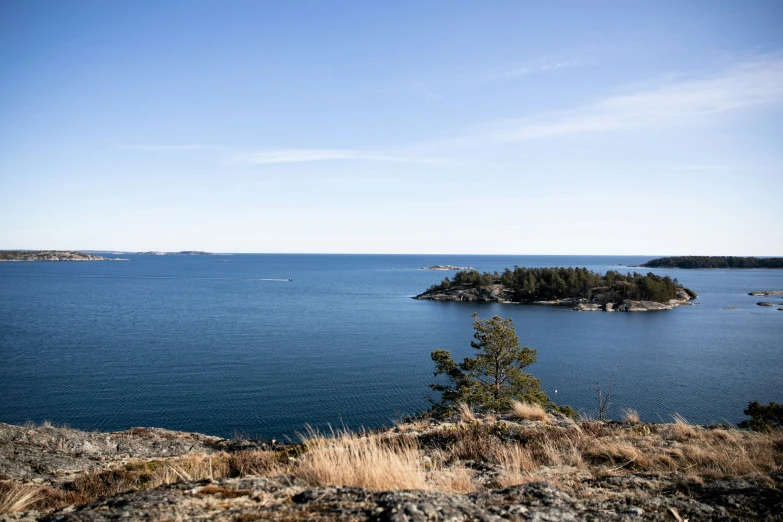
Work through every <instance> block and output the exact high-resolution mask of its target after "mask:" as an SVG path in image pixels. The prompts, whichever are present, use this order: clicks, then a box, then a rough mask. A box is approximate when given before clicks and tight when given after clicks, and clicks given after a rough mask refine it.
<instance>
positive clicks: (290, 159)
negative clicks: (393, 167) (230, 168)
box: [233, 149, 443, 165]
mask: <svg viewBox="0 0 783 522" xmlns="http://www.w3.org/2000/svg"><path fill="white" fill-rule="evenodd" d="M333 160H353V161H381V162H395V163H424V164H441V163H443V161H441V160H437V159H429V158H415V157H404V156H394V155H385V154H378V153H375V152H368V151H360V150H353V149H273V150H263V151H258V152H251V153H245V154H238V155H236V156H234V157H233V162H234V163H240V164H245V165H272V164H279V163H301V162H311V161H333Z"/></svg>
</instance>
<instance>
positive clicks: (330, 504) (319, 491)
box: [7, 475, 783, 522]
mask: <svg viewBox="0 0 783 522" xmlns="http://www.w3.org/2000/svg"><path fill="white" fill-rule="evenodd" d="M617 478H619V479H621V480H613V479H617ZM778 480H779V478H778ZM647 482H648V481H647V480H646V479H644V478H642V477H636V476H633V475H631V476H626V477H607V478H606V479H604V480H603V481H601V482H599V483H597V484H595V485H594V486H593V487H594V488H595V489H598V488H601V487H604V488H607V489H614V490H624V491H625V492H626V494H625V495H618V496H613V497H610V498H605V497H599V498H587V499H584V500H576V499H574V498H573V497H572V496H570V495H568V494H566V493H565V492H563V491H562V490H561V489H560V488H558V487H557V486H554V485H552V484H549V483H546V482H530V483H527V484H522V485H518V486H511V487H509V488H506V489H498V490H490V491H483V492H479V493H471V494H467V495H459V494H447V493H438V492H426V491H370V490H366V489H360V488H353V487H322V488H308V487H307V486H306V484H304V483H302V482H300V481H298V480H297V479H294V478H290V477H277V478H274V479H266V478H260V477H247V478H242V479H223V480H219V481H201V482H189V483H188V482H185V483H179V484H172V485H169V486H164V487H160V488H156V489H151V490H141V491H135V492H131V493H125V494H121V495H118V496H116V497H112V498H108V499H104V500H100V501H98V502H94V503H92V504H88V505H86V506H82V507H78V508H66V509H61V510H58V511H56V512H54V513H52V514H51V515H49V516H47V517H46V518H45V519H46V520H50V521H57V522H71V521H74V522H75V521H82V522H88V521H89V522H104V521H110V520H140V519H144V520H217V521H227V522H228V521H232V522H233V521H237V520H276V521H284V520H290V521H300V520H301V521H304V520H313V521H336V520H348V521H387V522H435V521H444V522H445V521H449V522H463V521H464V522H468V521H486V522H491V521H492V522H494V521H497V522H501V521H506V520H520V521H522V520H535V521H569V520H572V521H577V520H611V521H632V520H656V521H664V520H672V521H677V520H680V521H682V520H783V509H781V508H783V504H781V495H780V490H779V487H780V485H781V483H780V482H778V483H777V487H771V486H769V485H763V484H758V483H755V484H752V483H748V482H746V481H742V480H739V481H738V480H724V481H720V480H719V481H713V482H710V483H708V484H706V485H704V486H699V487H696V488H691V489H690V490H689V491H688V494H683V493H680V494H676V493H674V492H672V494H671V495H663V494H650V493H649V492H648V491H645V483H647ZM41 519H43V517H41V518H39V517H37V516H36V514H34V513H29V514H21V515H18V516H15V517H9V518H8V519H7V520H16V521H33V520H41Z"/></svg>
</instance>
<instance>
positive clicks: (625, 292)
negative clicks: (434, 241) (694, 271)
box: [428, 266, 682, 303]
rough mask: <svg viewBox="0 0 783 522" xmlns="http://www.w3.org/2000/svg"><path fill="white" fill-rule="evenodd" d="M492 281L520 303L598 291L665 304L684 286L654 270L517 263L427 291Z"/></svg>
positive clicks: (609, 297) (463, 275) (461, 275)
mask: <svg viewBox="0 0 783 522" xmlns="http://www.w3.org/2000/svg"><path fill="white" fill-rule="evenodd" d="M493 284H502V285H503V286H504V287H505V288H507V289H509V290H511V291H512V292H513V300H514V301H516V302H521V303H524V302H532V301H543V300H556V299H566V298H572V297H584V298H586V299H591V298H594V297H595V296H596V294H600V299H601V300H603V301H605V302H617V301H623V300H626V299H630V300H634V301H655V302H659V303H665V302H667V301H668V300H670V299H674V298H675V297H676V296H677V291H678V289H680V288H682V286H681V285H680V284H679V282H678V281H677V279H672V278H671V277H669V276H658V275H655V274H653V273H648V274H647V275H642V274H639V273H637V272H633V273H630V272H629V273H627V274H621V273H620V272H617V271H614V270H610V271H608V272H607V273H606V274H605V275H601V274H599V273H597V272H593V271H591V270H588V269H587V268H572V267H569V268H565V267H555V268H525V267H519V266H515V267H514V269H513V270H510V269H508V268H507V269H505V270H504V271H503V273H502V274H499V273H498V272H494V273H492V274H490V273H489V272H484V273H480V272H478V271H476V270H470V271H462V272H457V273H456V274H455V275H454V278H453V279H449V278H448V277H447V278H445V279H444V280H443V281H441V283H439V284H435V285H433V286H431V287H430V288H429V290H428V292H435V291H444V290H448V289H449V288H451V287H454V286H461V287H467V288H476V287H485V286H490V285H493Z"/></svg>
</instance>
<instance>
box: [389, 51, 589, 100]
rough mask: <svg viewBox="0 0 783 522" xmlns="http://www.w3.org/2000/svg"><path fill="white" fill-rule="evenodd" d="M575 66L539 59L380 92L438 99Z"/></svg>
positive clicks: (559, 61)
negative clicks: (463, 90)
mask: <svg viewBox="0 0 783 522" xmlns="http://www.w3.org/2000/svg"><path fill="white" fill-rule="evenodd" d="M577 65H579V64H578V63H577V62H576V61H573V60H570V59H565V60H558V61H549V60H546V59H541V60H539V61H538V62H535V63H533V62H528V63H524V64H517V65H508V66H506V67H505V68H503V69H495V70H492V69H489V70H488V69H478V68H476V69H473V70H470V71H466V72H462V73H458V74H455V75H451V76H447V77H440V78H434V79H430V80H417V81H411V82H408V83H405V84H403V85H400V86H397V87H392V88H389V89H384V90H382V91H381V92H394V91H408V92H415V93H419V94H426V95H428V96H432V97H436V98H438V97H440V96H442V95H443V94H446V93H448V92H451V91H452V90H454V89H458V88H461V87H463V88H464V87H469V86H476V85H486V84H490V83H495V82H499V81H504V80H511V79H514V78H520V77H523V76H530V75H534V74H543V73H548V72H553V71H557V70H560V69H566V68H569V67H575V66H577Z"/></svg>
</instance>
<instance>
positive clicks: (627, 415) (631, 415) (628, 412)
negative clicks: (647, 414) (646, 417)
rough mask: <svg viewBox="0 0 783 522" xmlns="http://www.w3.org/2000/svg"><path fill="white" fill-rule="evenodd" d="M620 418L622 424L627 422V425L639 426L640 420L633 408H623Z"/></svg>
mask: <svg viewBox="0 0 783 522" xmlns="http://www.w3.org/2000/svg"><path fill="white" fill-rule="evenodd" d="M622 418H623V422H627V423H628V424H639V421H640V420H641V419H640V417H639V412H638V411H636V410H634V409H633V408H623V417H622Z"/></svg>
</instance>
